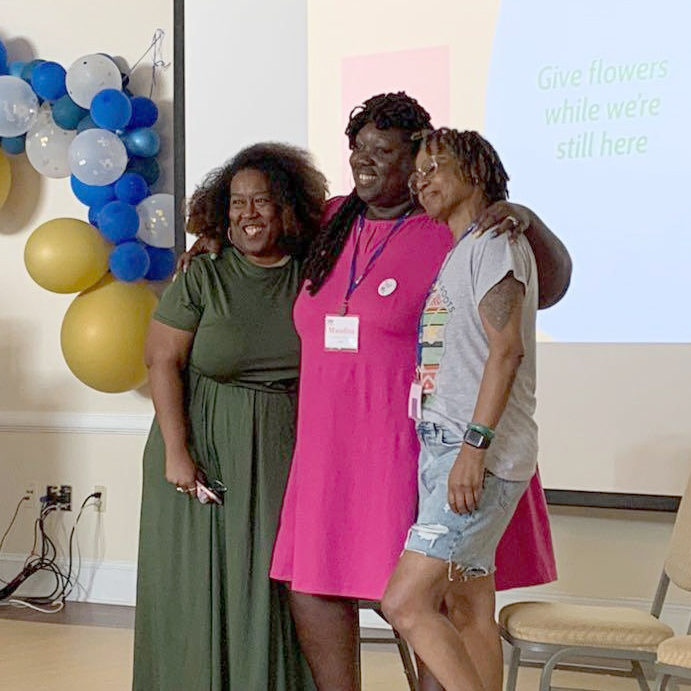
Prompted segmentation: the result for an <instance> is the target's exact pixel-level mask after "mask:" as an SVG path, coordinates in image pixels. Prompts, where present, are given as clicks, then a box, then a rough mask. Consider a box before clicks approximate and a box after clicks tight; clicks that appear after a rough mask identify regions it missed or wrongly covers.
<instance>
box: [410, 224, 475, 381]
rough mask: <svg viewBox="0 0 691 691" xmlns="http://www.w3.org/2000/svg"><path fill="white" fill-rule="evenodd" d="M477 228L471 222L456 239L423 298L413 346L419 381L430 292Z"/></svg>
mask: <svg viewBox="0 0 691 691" xmlns="http://www.w3.org/2000/svg"><path fill="white" fill-rule="evenodd" d="M476 227H477V223H475V222H473V223H471V224H470V225H469V226H468V227H467V228H466V229H465V230H464V231H463V235H461V237H460V238H458V242H456V244H455V245H454V246H453V247H452V248H451V249H450V250H449V253H448V254H447V255H446V257H444V261H443V262H442V265H441V266H440V267H439V271H438V272H437V275H436V277H435V279H434V281H432V285H431V286H430V287H429V290H428V291H427V295H426V296H425V301H424V302H423V303H422V305H423V307H422V314H421V315H420V321H419V322H418V326H417V343H416V344H415V360H416V367H415V370H416V371H415V376H416V378H417V379H418V380H419V379H420V367H421V366H422V328H423V320H424V318H425V308H426V307H427V301H428V300H429V296H430V295H431V294H432V291H433V290H434V286H436V285H437V281H438V280H439V277H440V276H441V273H442V271H443V270H444V268H445V267H446V264H447V262H448V261H449V259H450V258H451V255H452V254H453V251H454V250H455V249H456V247H458V245H459V243H460V242H461V240H463V239H464V238H465V237H466V236H467V235H470V233H472V232H473V231H474V230H475V228H476Z"/></svg>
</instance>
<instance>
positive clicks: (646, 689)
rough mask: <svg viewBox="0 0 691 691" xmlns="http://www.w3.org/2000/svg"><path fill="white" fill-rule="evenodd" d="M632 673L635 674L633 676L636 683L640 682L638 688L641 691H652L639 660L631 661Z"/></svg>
mask: <svg viewBox="0 0 691 691" xmlns="http://www.w3.org/2000/svg"><path fill="white" fill-rule="evenodd" d="M631 671H632V672H633V676H634V677H635V678H636V681H637V682H638V686H639V688H640V689H641V691H650V686H648V680H647V679H646V678H645V674H644V673H643V668H642V667H641V663H640V662H638V660H632V661H631Z"/></svg>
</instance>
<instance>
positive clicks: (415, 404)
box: [408, 380, 422, 420]
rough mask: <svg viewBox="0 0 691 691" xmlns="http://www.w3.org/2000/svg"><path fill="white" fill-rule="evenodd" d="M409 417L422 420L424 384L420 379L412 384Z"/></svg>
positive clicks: (409, 397) (409, 398)
mask: <svg viewBox="0 0 691 691" xmlns="http://www.w3.org/2000/svg"><path fill="white" fill-rule="evenodd" d="M408 417H409V418H410V419H411V420H422V384H421V383H420V382H419V381H418V380H415V381H414V382H413V383H412V384H411V385H410V394H409V396H408Z"/></svg>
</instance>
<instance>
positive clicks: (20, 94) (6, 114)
mask: <svg viewBox="0 0 691 691" xmlns="http://www.w3.org/2000/svg"><path fill="white" fill-rule="evenodd" d="M37 117H38V97H37V96H36V94H35V93H34V90H33V89H32V88H31V87H30V86H29V85H28V84H27V83H26V82H25V81H24V80H23V79H20V78H19V77H12V76H10V75H4V76H2V77H0V137H18V136H19V135H20V134H24V133H25V132H26V131H27V130H28V129H29V128H30V127H31V125H33V124H34V122H35V121H36V118H37Z"/></svg>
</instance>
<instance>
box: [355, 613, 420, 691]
mask: <svg viewBox="0 0 691 691" xmlns="http://www.w3.org/2000/svg"><path fill="white" fill-rule="evenodd" d="M358 608H359V609H369V610H372V611H373V612H375V613H376V614H378V615H379V616H380V617H381V618H382V619H384V621H386V617H385V616H384V613H383V612H382V610H381V603H379V602H377V601H376V600H359V601H358ZM392 631H393V636H378V637H377V636H365V637H362V636H360V644H362V643H375V644H384V645H395V646H397V647H398V654H399V655H400V656H401V662H402V663H403V671H404V672H405V678H406V679H407V680H408V687H409V688H410V691H418V688H419V686H418V679H417V673H416V671H415V667H414V665H413V660H412V658H411V657H410V649H409V648H408V644H407V643H406V642H405V641H404V640H403V639H402V638H401V636H400V635H399V633H398V631H396V629H392Z"/></svg>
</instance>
